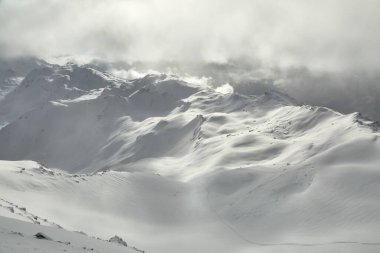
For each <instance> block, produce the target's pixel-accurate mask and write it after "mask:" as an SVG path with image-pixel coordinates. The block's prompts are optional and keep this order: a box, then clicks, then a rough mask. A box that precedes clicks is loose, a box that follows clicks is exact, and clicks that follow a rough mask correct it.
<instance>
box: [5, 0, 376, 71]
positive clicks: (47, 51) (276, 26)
mask: <svg viewBox="0 0 380 253" xmlns="http://www.w3.org/2000/svg"><path fill="white" fill-rule="evenodd" d="M379 9H380V2H379V1H377V0H366V1H360V0H344V1H343V0H318V1H317V0H289V1H276V0H265V1H264V0H235V1H229V0H209V1H207V3H206V2H204V1H201V0H178V1H171V0H109V1H100V0H77V1H65V0H49V1H48V0H3V1H2V2H0V33H1V34H2V36H1V37H0V50H1V52H2V54H31V55H36V56H45V57H48V56H57V55H66V54H68V55H86V56H92V57H97V58H103V59H110V60H124V61H150V62H152V61H156V62H159V61H177V62H219V63H223V62H228V61H229V60H231V59H239V58H246V59H248V61H260V62H263V63H264V64H267V65H276V66H285V67H287V66H302V65H307V66H309V67H312V68H319V69H341V68H351V67H353V68H358V67H362V68H367V69H368V68H371V69H373V68H378V67H379V66H380V50H379V44H380V32H379V29H378V24H380V16H379V15H378V14H377V11H378V10H379Z"/></svg>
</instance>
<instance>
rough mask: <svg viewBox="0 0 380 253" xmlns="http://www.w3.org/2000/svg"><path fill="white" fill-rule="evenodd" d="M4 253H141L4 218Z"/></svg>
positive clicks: (0, 238)
mask: <svg viewBox="0 0 380 253" xmlns="http://www.w3.org/2000/svg"><path fill="white" fill-rule="evenodd" d="M38 235H40V237H39V236H38ZM41 236H42V237H44V236H45V238H41ZM0 252H6V253H24V252H41V253H42V252H43V253H58V252H73V253H74V252H75V253H84V252H87V253H88V252H98V253H100V252H110V253H137V252H139V251H136V250H135V249H132V248H127V247H125V246H122V245H120V244H115V243H113V242H108V241H104V240H100V239H96V238H91V237H88V236H86V235H83V234H81V233H79V232H68V231H65V230H63V229H57V228H51V227H44V226H39V225H35V224H30V223H26V222H21V221H18V220H14V219H9V218H4V217H0Z"/></svg>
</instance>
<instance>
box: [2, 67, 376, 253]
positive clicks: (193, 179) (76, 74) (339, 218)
mask: <svg viewBox="0 0 380 253" xmlns="http://www.w3.org/2000/svg"><path fill="white" fill-rule="evenodd" d="M0 120H3V121H7V122H9V124H8V125H6V126H5V127H4V128H2V129H1V130H0V159H1V160H4V161H1V162H0V198H1V202H0V204H1V206H0V215H2V216H7V217H9V218H13V219H15V218H16V219H19V220H22V221H24V222H25V221H30V222H34V223H40V224H43V225H47V226H52V227H62V228H64V229H66V230H70V231H84V232H86V233H87V234H89V235H92V236H96V237H100V238H103V239H107V238H111V237H113V236H115V235H117V236H120V237H122V238H123V239H125V240H126V242H127V243H128V245H133V246H136V247H138V248H141V249H143V250H145V251H146V252H157V253H171V252H173V253H174V252H176V253H178V252H181V253H182V252H184V253H190V252H192V253H193V252H218V253H223V252H226V253H227V252H228V253H231V252H237V253H248V252H292V253H293V252H379V251H380V238H379V236H378V235H379V233H380V184H379V181H380V169H379V168H380V167H379V165H380V156H379V154H380V142H379V140H378V138H379V133H378V132H376V128H377V127H378V126H377V125H376V124H375V123H372V122H369V121H366V120H364V119H362V118H361V117H360V115H358V114H349V115H342V114H339V113H336V112H334V111H332V110H329V109H327V108H321V107H311V106H297V105H296V104H295V102H294V101H293V100H292V99H291V98H289V97H287V96H285V95H283V94H281V93H278V92H275V91H273V92H267V93H264V94H258V95H255V96H245V95H244V94H237V93H234V92H233V90H232V88H231V87H229V86H228V85H225V86H223V87H222V88H217V89H214V88H211V87H208V86H207V85H205V84H203V85H201V84H190V83H187V82H185V81H183V80H181V79H180V78H178V77H175V76H168V75H148V76H146V77H144V78H141V79H136V80H122V79H119V78H115V77H113V76H111V75H109V74H107V73H102V72H99V71H96V70H93V69H91V68H85V67H79V66H75V65H69V66H64V67H60V66H48V67H45V68H40V69H36V70H34V71H32V72H31V73H30V74H29V75H28V76H27V77H26V78H25V79H24V80H23V82H22V83H21V84H20V85H18V86H17V88H15V89H14V90H13V91H12V92H10V93H8V94H7V95H6V97H5V98H4V99H3V100H1V101H0ZM5 160H12V161H5ZM52 168H54V169H52ZM12 210H13V212H12ZM2 221H4V222H6V224H7V226H8V227H9V226H11V224H12V223H13V222H11V221H10V220H8V219H4V220H1V222H0V227H1V224H2ZM17 224H21V223H16V222H15V226H16V227H17V226H18V225H17ZM23 226H24V225H23ZM25 226H26V225H25ZM55 229H56V228H55ZM7 236H8V235H7ZM3 238H6V237H1V238H0V249H1V245H2V244H1V243H2V241H4V240H5V239H3ZM8 245H9V243H8ZM107 252H111V251H107Z"/></svg>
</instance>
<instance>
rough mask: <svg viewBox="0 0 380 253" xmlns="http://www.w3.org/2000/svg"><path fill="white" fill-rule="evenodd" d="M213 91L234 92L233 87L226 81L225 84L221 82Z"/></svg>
mask: <svg viewBox="0 0 380 253" xmlns="http://www.w3.org/2000/svg"><path fill="white" fill-rule="evenodd" d="M215 91H216V92H219V93H222V94H230V93H234V88H233V87H232V86H231V85H230V84H229V83H226V84H223V85H222V86H219V87H217V88H216V89H215Z"/></svg>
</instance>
